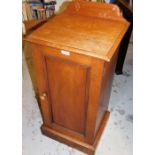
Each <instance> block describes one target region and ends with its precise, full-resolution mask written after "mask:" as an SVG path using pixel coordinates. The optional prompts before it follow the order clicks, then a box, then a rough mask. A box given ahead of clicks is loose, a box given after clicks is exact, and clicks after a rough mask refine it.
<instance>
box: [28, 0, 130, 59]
mask: <svg viewBox="0 0 155 155" xmlns="http://www.w3.org/2000/svg"><path fill="white" fill-rule="evenodd" d="M128 26H129V23H128V22H127V21H126V20H125V19H124V18H123V17H122V15H121V13H120V10H119V8H118V7H117V6H115V5H112V4H101V3H94V2H82V1H73V2H71V3H70V5H69V6H68V8H67V9H66V10H65V11H64V12H63V13H61V14H60V15H57V16H56V17H54V18H53V19H51V20H49V21H48V22H47V23H45V24H44V25H43V26H41V27H40V28H38V29H37V30H36V31H34V32H33V33H31V35H29V36H28V38H27V40H29V41H30V42H34V43H38V44H41V45H46V46H51V47H55V48H59V49H63V50H68V51H72V52H75V53H80V54H84V55H88V56H92V57H96V58H100V59H103V60H106V61H110V59H111V57H112V56H113V54H114V52H115V50H116V49H117V47H118V45H119V43H120V41H121V39H122V38H123V35H124V34H125V32H126V31H127V28H128Z"/></svg>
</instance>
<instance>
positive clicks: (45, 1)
mask: <svg viewBox="0 0 155 155" xmlns="http://www.w3.org/2000/svg"><path fill="white" fill-rule="evenodd" d="M55 5H56V1H55V0H24V1H23V2H22V18H23V21H27V20H32V19H47V18H49V17H50V16H52V15H53V14H54V11H55Z"/></svg>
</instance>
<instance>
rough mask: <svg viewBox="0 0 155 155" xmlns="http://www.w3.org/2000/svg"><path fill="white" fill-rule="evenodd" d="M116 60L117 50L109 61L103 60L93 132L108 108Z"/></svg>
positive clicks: (97, 127)
mask: <svg viewBox="0 0 155 155" xmlns="http://www.w3.org/2000/svg"><path fill="white" fill-rule="evenodd" d="M116 60H117V52H116V53H115V55H114V56H113V57H112V59H111V61H110V62H105V64H104V69H103V75H102V86H101V95H100V104H99V108H98V113H97V120H96V129H95V133H96V132H97V131H98V129H99V127H100V123H101V121H102V118H103V117H104V114H105V112H106V111H107V110H108V105H109V99H110V94H111V87H112V82H113V74H114V70H115V66H116Z"/></svg>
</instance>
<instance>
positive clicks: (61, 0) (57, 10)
mask: <svg viewBox="0 0 155 155" xmlns="http://www.w3.org/2000/svg"><path fill="white" fill-rule="evenodd" d="M56 1H57V4H56V6H55V10H56V13H58V12H59V11H61V10H62V8H64V7H62V8H61V5H62V4H63V3H64V2H66V1H72V0H56ZM92 1H96V0H92ZM105 1H106V2H109V1H110V0H105ZM64 6H65V5H64ZM59 9H60V10H59Z"/></svg>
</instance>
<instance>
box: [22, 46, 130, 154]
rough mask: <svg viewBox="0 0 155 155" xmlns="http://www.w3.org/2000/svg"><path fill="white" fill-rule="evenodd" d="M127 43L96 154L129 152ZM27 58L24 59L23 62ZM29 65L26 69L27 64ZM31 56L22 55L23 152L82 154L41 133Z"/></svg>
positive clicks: (128, 56) (128, 67) (128, 53)
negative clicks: (123, 62) (120, 73)
mask: <svg viewBox="0 0 155 155" xmlns="http://www.w3.org/2000/svg"><path fill="white" fill-rule="evenodd" d="M132 49H133V48H132V43H130V45H129V48H128V52H127V57H126V60H125V64H124V74H123V75H115V76H114V82H113V87H112V94H111V99H110V104H109V110H110V111H111V116H110V119H109V122H108V124H107V127H106V130H105V132H104V134H102V137H101V140H100V143H99V145H98V148H97V150H96V155H132V143H133V133H132V128H133V109H132V106H133V98H132V93H133V91H132V82H133V63H132V62H133V50H132ZM25 60H26V61H25ZM26 62H27V63H28V65H29V70H30V74H29V70H28V67H27V63H26ZM31 65H32V62H31V59H30V57H27V56H25V57H24V55H23V103H22V104H23V105H22V107H23V108H22V112H23V118H22V120H23V124H22V125H23V134H22V137H23V144H22V145H23V146H22V147H23V155H84V153H82V152H80V151H78V150H76V149H73V148H71V147H68V146H67V145H64V144H61V143H59V142H57V141H55V140H53V139H50V138H48V137H46V136H44V135H42V134H41V131H40V126H41V124H42V119H41V115H40V111H39V108H38V103H37V101H36V99H35V94H34V90H33V87H32V82H31V78H30V75H31V74H32V72H33V70H32V68H31Z"/></svg>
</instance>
